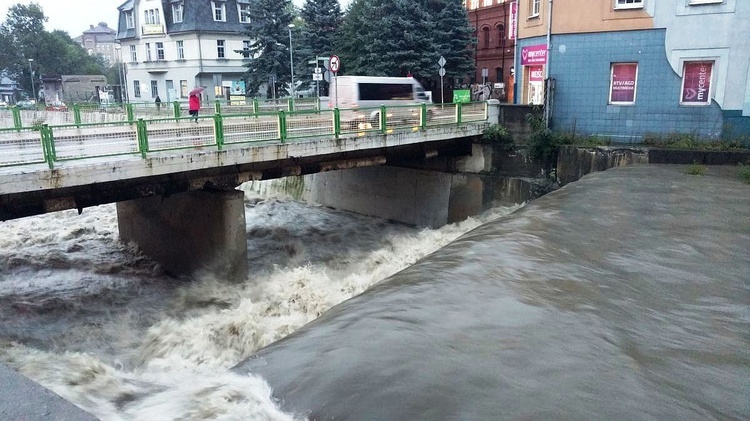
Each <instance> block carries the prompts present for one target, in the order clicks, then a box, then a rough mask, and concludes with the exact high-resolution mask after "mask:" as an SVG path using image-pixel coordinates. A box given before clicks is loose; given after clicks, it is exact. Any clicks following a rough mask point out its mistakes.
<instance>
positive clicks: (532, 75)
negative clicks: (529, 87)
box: [529, 66, 544, 82]
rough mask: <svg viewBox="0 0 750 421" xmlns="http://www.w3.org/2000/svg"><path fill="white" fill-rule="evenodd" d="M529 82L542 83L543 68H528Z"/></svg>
mask: <svg viewBox="0 0 750 421" xmlns="http://www.w3.org/2000/svg"><path fill="white" fill-rule="evenodd" d="M529 82H544V67H542V66H531V67H529Z"/></svg>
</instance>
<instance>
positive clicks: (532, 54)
mask: <svg viewBox="0 0 750 421" xmlns="http://www.w3.org/2000/svg"><path fill="white" fill-rule="evenodd" d="M546 63H547V45H545V44H539V45H531V46H528V47H523V48H521V66H531V65H534V64H546Z"/></svg>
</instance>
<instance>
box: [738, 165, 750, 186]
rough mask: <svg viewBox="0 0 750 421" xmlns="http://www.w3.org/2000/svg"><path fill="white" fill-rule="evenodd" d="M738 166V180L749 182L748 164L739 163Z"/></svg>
mask: <svg viewBox="0 0 750 421" xmlns="http://www.w3.org/2000/svg"><path fill="white" fill-rule="evenodd" d="M738 168H739V170H738V171H737V175H738V176H739V177H740V180H742V181H744V182H745V183H747V184H750V166H747V165H742V164H740V165H739V167H738Z"/></svg>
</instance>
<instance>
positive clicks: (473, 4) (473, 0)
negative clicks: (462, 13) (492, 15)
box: [468, 0, 479, 10]
mask: <svg viewBox="0 0 750 421" xmlns="http://www.w3.org/2000/svg"><path fill="white" fill-rule="evenodd" d="M468 1H469V10H474V9H476V8H477V6H478V5H479V0H468Z"/></svg>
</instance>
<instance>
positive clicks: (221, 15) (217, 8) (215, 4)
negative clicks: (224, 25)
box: [211, 0, 227, 22]
mask: <svg viewBox="0 0 750 421" xmlns="http://www.w3.org/2000/svg"><path fill="white" fill-rule="evenodd" d="M211 8H212V9H213V12H214V13H213V14H214V21H216V22H226V21H227V4H226V3H225V2H224V1H221V0H217V1H212V2H211Z"/></svg>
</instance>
